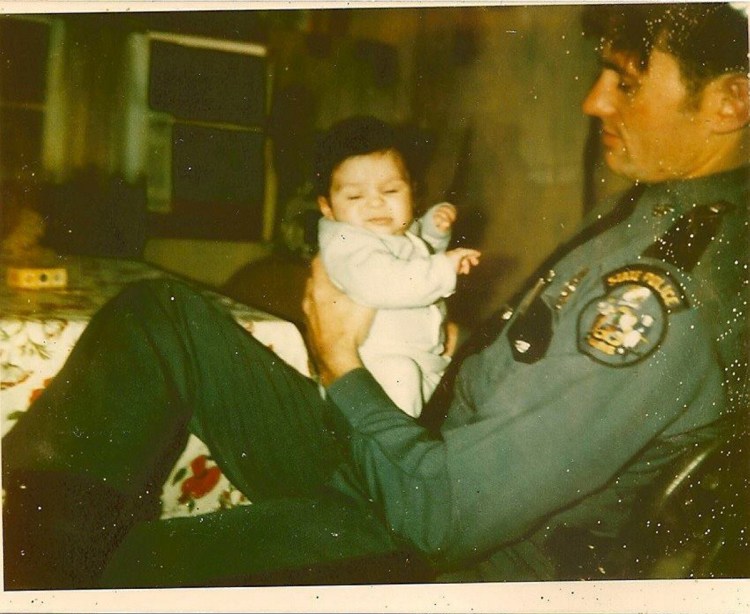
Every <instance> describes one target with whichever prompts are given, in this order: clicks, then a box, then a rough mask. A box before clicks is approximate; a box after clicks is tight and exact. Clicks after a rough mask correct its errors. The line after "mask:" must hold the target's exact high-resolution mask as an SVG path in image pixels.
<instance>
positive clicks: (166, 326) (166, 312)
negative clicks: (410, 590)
mask: <svg viewBox="0 0 750 614" xmlns="http://www.w3.org/2000/svg"><path fill="white" fill-rule="evenodd" d="M586 11H587V17H586V23H587V27H588V28H589V30H590V32H591V33H592V34H593V36H594V37H596V39H597V40H600V43H601V57H602V71H601V74H600V76H599V78H598V80H597V82H596V83H595V84H594V86H593V88H592V90H591V92H590V94H589V96H588V97H587V99H586V100H585V102H584V110H585V111H586V112H587V113H589V114H590V115H593V116H596V117H598V118H600V119H601V126H602V144H603V147H604V150H605V152H604V153H605V158H606V161H607V163H608V164H609V166H610V167H611V168H612V169H613V170H614V171H616V172H618V173H620V174H622V175H624V176H626V177H628V178H630V179H632V180H634V181H635V182H637V189H636V190H635V191H631V192H629V193H628V194H627V195H626V197H624V198H623V199H621V201H620V203H619V205H618V206H617V207H616V208H615V209H614V210H612V211H609V210H607V211H605V210H602V211H597V212H595V213H594V214H593V215H592V216H591V219H590V220H588V222H587V224H585V225H584V230H583V231H582V233H581V234H579V235H577V236H576V237H575V238H574V239H573V240H572V241H571V242H570V243H569V244H567V245H566V246H564V247H563V248H561V249H560V250H559V251H558V253H557V254H556V255H554V257H553V258H552V259H551V260H550V261H549V263H548V264H546V265H545V266H544V267H543V269H542V273H541V274H540V275H539V277H538V279H536V281H535V283H533V284H532V285H531V287H530V289H529V290H528V291H526V292H525V293H523V294H522V298H521V300H520V302H519V303H518V304H517V305H516V306H515V307H514V309H507V310H503V311H501V313H500V314H498V317H497V318H496V319H495V321H493V322H492V323H491V326H490V327H489V328H485V329H482V330H481V331H480V333H479V338H478V340H476V341H470V342H468V343H467V345H465V346H463V348H462V350H463V351H462V356H461V357H457V359H456V360H455V362H456V363H460V364H459V365H458V367H457V369H456V374H455V379H454V378H453V377H451V378H449V379H448V380H446V390H444V391H442V392H441V394H440V395H438V397H437V400H436V401H435V407H434V408H433V410H434V411H435V412H437V413H438V414H439V413H440V412H441V411H444V412H445V414H446V417H445V419H444V421H442V424H441V428H440V432H439V434H435V433H433V432H431V431H430V430H428V429H427V428H425V427H424V426H422V425H420V424H418V423H417V422H415V421H414V420H412V419H411V418H410V417H408V416H406V415H404V414H403V413H402V412H400V411H399V410H398V408H397V407H396V406H395V405H393V403H391V401H390V400H389V399H388V397H387V396H386V395H385V393H384V392H383V391H382V389H381V388H380V387H379V386H378V385H377V384H376V382H375V381H374V379H373V378H372V376H371V375H370V374H369V373H368V372H367V371H366V370H365V369H364V368H363V367H362V364H361V361H360V359H359V356H358V353H357V349H356V348H357V347H358V346H359V345H360V343H361V342H362V340H363V339H364V338H365V336H366V334H367V330H368V327H369V324H370V322H371V320H372V316H373V313H372V311H371V310H368V309H366V308H364V307H361V306H359V305H356V304H354V303H352V302H351V301H349V300H348V299H347V298H346V297H345V296H343V295H342V294H341V293H340V292H338V291H337V290H336V289H335V288H334V287H333V286H332V285H331V283H330V282H329V281H328V280H327V278H326V277H325V275H324V273H323V271H322V268H321V267H320V265H319V264H318V263H314V265H313V275H312V278H311V281H310V283H309V287H308V292H307V296H306V299H305V310H306V313H307V317H308V328H309V332H310V339H311V349H312V351H313V354H314V357H315V359H316V362H317V365H318V367H319V372H320V376H321V380H322V383H323V384H324V385H325V386H326V388H327V397H328V401H322V400H321V399H320V397H319V395H318V390H317V386H316V385H314V384H313V383H312V382H309V381H308V380H305V379H303V378H301V377H300V376H299V375H298V374H296V373H295V372H294V371H293V370H292V369H290V368H287V367H286V365H284V364H283V363H281V362H280V361H279V360H278V359H277V358H275V357H274V356H273V354H271V353H270V352H268V351H267V350H265V349H264V348H262V347H261V346H260V345H259V344H257V343H255V342H254V341H253V340H252V339H249V338H248V337H247V336H245V335H243V334H242V333H241V332H240V331H239V329H238V327H237V326H235V325H234V324H233V323H232V322H231V318H229V317H228V316H225V315H223V314H221V313H219V312H217V311H216V310H215V308H214V307H212V306H211V305H210V304H208V303H207V302H206V301H205V300H203V299H202V298H201V297H200V296H199V295H197V294H195V293H193V292H191V291H190V290H188V289H186V288H185V287H184V286H181V285H179V284H172V283H168V284H154V283H150V284H142V285H140V286H137V287H134V288H132V289H131V290H129V291H126V293H124V294H123V295H121V296H120V297H118V298H117V299H116V300H115V301H113V302H112V303H111V304H110V305H108V306H107V307H105V308H104V309H103V310H102V312H100V314H99V315H98V317H97V318H95V319H94V320H93V321H92V323H91V325H90V326H89V328H88V329H87V331H86V333H85V334H84V336H83V337H82V338H81V341H80V342H79V344H78V345H77V347H76V349H75V350H74V352H73V354H72V355H71V357H70V360H69V362H68V363H67V365H66V366H65V367H64V370H63V371H62V372H61V373H60V375H58V377H57V378H56V379H55V381H54V382H53V384H52V386H51V387H50V388H49V389H48V391H47V392H46V393H45V394H44V395H42V397H40V399H39V400H38V401H37V403H36V404H35V405H34V407H32V408H31V410H30V411H29V412H28V414H27V415H26V416H24V418H23V419H21V420H19V423H18V424H17V426H16V427H15V428H14V429H13V431H11V432H10V434H9V435H7V436H6V438H5V440H4V442H3V444H4V445H3V448H4V449H3V452H4V458H3V460H4V486H5V488H6V490H7V498H6V505H5V510H4V512H5V514H4V525H5V538H6V545H5V557H6V582H7V583H6V586H9V587H15V588H23V587H29V586H36V587H42V588H44V587H59V586H99V585H108V586H168V585H183V586H185V585H207V584H241V583H253V581H254V579H256V580H257V578H258V577H259V574H260V577H265V578H268V577H271V578H273V574H271V575H270V576H269V575H265V576H264V575H263V574H268V572H269V571H270V572H273V571H274V570H284V569H289V568H297V569H299V568H307V569H310V568H311V567H314V566H315V565H322V566H323V567H325V566H326V565H331V564H333V563H335V562H337V561H346V562H347V567H348V568H349V569H351V568H352V567H354V568H357V566H358V565H359V564H360V563H362V564H364V561H366V560H368V558H371V557H372V556H373V555H384V556H386V557H387V556H388V555H389V554H390V553H393V552H394V551H397V550H399V549H406V550H407V551H411V552H416V553H419V554H420V555H422V556H424V557H425V558H426V559H427V560H428V561H429V564H430V567H431V569H432V570H433V572H434V573H435V574H436V577H437V578H438V579H440V580H529V579H559V578H563V577H567V575H568V573H569V572H567V571H566V569H568V568H569V565H570V564H571V561H569V560H567V559H569V558H575V553H574V552H573V551H572V550H571V549H570V548H569V547H568V546H569V545H570V542H569V540H568V541H566V537H565V536H566V535H570V534H571V533H570V532H571V531H572V534H573V535H580V534H584V535H585V536H586V537H585V538H584V541H583V542H580V540H579V543H583V544H584V548H586V546H587V545H588V544H590V543H593V542H590V541H588V538H589V537H590V538H591V540H595V543H596V545H597V546H596V547H597V548H599V547H600V544H604V546H603V547H604V549H605V550H606V549H607V544H609V549H610V550H611V549H612V547H613V544H615V543H616V538H617V536H619V535H620V534H621V531H622V529H623V527H624V526H625V525H626V523H627V522H628V519H629V517H631V516H632V514H633V511H634V509H635V508H636V507H637V506H638V505H639V503H640V496H641V493H642V492H643V490H644V489H645V488H646V487H647V486H648V485H650V484H651V483H652V482H653V481H654V480H655V479H656V478H657V476H658V475H659V474H660V473H661V471H662V470H663V469H664V468H665V467H669V465H670V462H671V461H672V460H673V459H674V458H676V457H678V456H679V455H680V454H681V453H682V452H684V451H685V450H689V449H692V448H693V447H694V446H695V445H697V444H700V443H701V442H703V441H706V440H711V439H713V438H716V437H719V436H720V434H721V433H722V431H723V429H724V428H726V427H725V425H726V424H727V423H729V424H733V423H734V422H735V421H734V417H735V416H736V415H737V414H739V413H740V412H744V411H745V409H746V402H747V390H746V388H747V365H746V363H747V345H746V343H747V335H746V329H747V327H746V322H747V313H746V304H747V300H748V296H747V293H748V291H747V287H748V254H747V245H748V243H747V239H748V234H747V233H748V230H747V202H748V169H747V159H748V149H747V139H748V117H749V115H750V111H749V110H748V107H749V106H750V103H749V102H748V78H747V71H748V63H747V17H746V15H744V14H742V13H740V12H739V11H737V10H735V9H734V8H731V7H730V6H729V5H697V4H696V5H652V6H622V7H609V8H607V7H604V8H596V7H592V8H589V9H587V10H586ZM502 324H505V326H502ZM444 399H446V401H445V405H443V406H441V401H443V400H444ZM188 430H191V431H192V432H194V433H196V434H197V435H198V436H199V437H200V438H201V439H203V440H204V441H205V442H206V443H207V444H208V446H209V448H210V449H211V451H212V454H213V456H214V457H215V458H216V459H217V462H218V463H219V464H220V466H221V467H222V469H223V471H224V472H225V473H226V474H227V476H228V477H229V478H230V480H231V481H232V482H233V483H234V484H235V485H236V486H238V487H239V488H240V489H242V490H243V492H245V493H246V494H247V495H248V496H249V497H250V498H251V500H253V501H254V503H253V505H251V506H249V507H245V508H236V509H233V510H228V511H226V512H219V513H215V514H210V515H206V516H203V517H200V518H197V519H195V518H191V519H176V520H171V521H151V522H139V519H141V518H147V517H148V514H149V513H150V514H151V516H153V510H152V509H150V508H149V506H148V505H147V501H149V499H153V493H154V490H155V489H156V490H157V491H158V487H159V485H160V484H161V483H162V481H163V480H164V478H165V476H166V472H167V471H168V470H169V468H171V463H173V462H174V459H175V457H176V455H177V454H178V453H179V451H180V449H181V445H182V444H183V442H184V438H185V436H186V433H187V431H188ZM561 544H562V546H561ZM566 544H567V545H566ZM383 560H386V561H388V559H387V558H386V559H383ZM352 561H353V562H352ZM392 562H393V561H392V560H390V562H389V563H387V564H390V563H392ZM572 564H573V566H574V567H575V566H576V565H577V569H580V568H581V567H580V564H577V563H576V562H573V563H572ZM279 577H280V576H279ZM394 579H398V578H394Z"/></svg>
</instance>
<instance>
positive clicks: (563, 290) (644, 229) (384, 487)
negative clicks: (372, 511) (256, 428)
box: [328, 168, 748, 580]
mask: <svg viewBox="0 0 750 614" xmlns="http://www.w3.org/2000/svg"><path fill="white" fill-rule="evenodd" d="M747 203H748V170H747V169H746V168H744V169H739V170H736V171H732V172H728V173H723V174H719V175H714V176H710V177H705V178H699V179H694V180H688V181H674V182H666V183H661V184H654V185H650V186H646V189H645V191H644V193H643V195H642V196H641V198H640V199H639V201H638V202H637V204H636V207H635V209H634V211H633V212H632V213H631V214H630V215H629V216H628V217H627V218H626V219H624V220H623V221H622V222H620V223H619V224H618V225H616V226H615V227H613V228H610V229H609V230H607V231H605V232H604V233H602V234H599V235H598V236H595V237H593V238H591V239H590V240H589V241H587V242H586V243H584V244H582V245H580V246H579V247H577V248H575V249H574V250H573V251H571V252H569V253H568V254H567V255H565V256H564V257H563V258H562V259H561V260H560V261H559V262H558V263H557V264H555V265H554V266H553V271H554V275H549V276H547V278H546V279H545V280H544V281H543V282H542V283H541V284H539V285H538V287H537V288H536V290H535V291H534V292H533V295H530V296H527V297H526V298H525V299H524V300H523V301H522V304H524V303H526V304H527V305H528V306H527V308H526V310H525V313H524V314H518V313H516V314H515V315H512V316H511V317H510V320H509V322H508V326H506V327H505V328H504V329H503V332H502V333H501V334H500V336H499V337H498V338H497V339H496V340H495V341H494V342H492V343H491V344H490V345H489V346H488V347H487V348H486V349H484V350H483V351H481V352H480V353H478V354H475V355H472V356H469V357H468V358H466V359H465V360H464V361H463V363H462V365H461V369H460V371H459V373H458V376H457V379H456V383H455V389H454V398H453V400H452V403H451V405H450V408H449V411H448V415H447V418H446V420H445V422H444V424H443V427H442V431H441V437H440V438H434V437H430V436H428V434H427V432H426V431H425V430H424V429H423V428H421V427H420V426H419V425H417V424H415V423H414V422H413V421H412V420H410V419H409V418H407V417H406V416H404V415H403V414H402V413H401V412H399V411H398V410H397V409H396V408H395V407H394V406H393V405H392V404H391V403H390V401H389V400H388V398H387V396H386V395H385V394H384V393H383V392H382V390H381V389H380V388H379V387H378V385H377V384H376V383H375V381H374V380H373V379H372V378H371V377H370V376H369V374H368V372H367V371H366V370H364V369H357V370H355V371H352V372H350V373H348V374H346V375H345V376H343V377H342V378H340V379H339V380H337V381H336V382H334V383H333V384H332V385H331V386H330V387H329V389H328V393H329V396H330V398H331V399H332V400H333V401H334V402H335V403H336V405H337V406H338V408H339V409H340V410H341V412H343V414H344V416H345V417H346V420H347V421H348V424H349V426H350V430H351V441H350V443H351V451H352V457H353V463H352V465H353V469H351V470H350V471H344V470H342V471H341V472H339V473H338V474H337V475H336V476H335V478H334V486H335V487H337V488H338V489H340V490H342V491H345V492H347V493H348V494H350V495H356V496H360V497H362V498H364V499H366V500H369V501H372V502H373V503H374V504H376V505H377V506H379V507H380V508H381V509H382V510H383V513H384V516H385V519H386V521H387V523H388V525H389V526H390V527H391V529H392V530H393V531H394V532H395V534H396V535H398V536H400V537H401V538H403V539H406V540H407V541H408V542H410V543H411V544H412V545H413V546H414V547H416V548H418V549H419V550H420V551H422V552H424V553H426V554H427V555H428V556H430V557H431V558H432V560H433V561H434V562H435V563H436V564H437V565H438V566H439V568H440V569H441V570H442V571H443V572H444V573H445V575H443V576H442V579H444V580H458V579H461V580H470V579H474V580H509V579H535V578H539V579H545V578H551V577H554V569H553V565H554V561H552V560H551V559H550V557H549V556H548V554H547V552H546V551H545V542H546V539H547V537H548V536H549V535H551V534H552V533H553V531H554V530H555V528H556V527H560V526H569V527H583V528H585V529H587V530H590V531H592V532H595V533H598V534H600V535H615V534H616V533H617V532H618V530H619V529H620V527H621V525H622V523H623V521H624V519H625V518H626V517H627V515H628V514H629V513H630V510H631V507H632V505H633V501H634V499H635V497H636V495H637V493H638V490H639V488H641V487H642V486H644V485H645V484H647V483H649V482H650V481H651V480H652V479H653V478H654V477H655V476H656V475H657V473H658V471H659V469H660V468H662V467H663V466H664V464H665V463H667V462H668V461H669V460H670V459H672V458H674V456H675V455H676V454H677V453H678V452H679V451H681V450H684V449H685V448H686V447H687V446H689V445H691V444H692V443H694V442H695V441H697V440H699V439H701V438H703V437H707V436H710V435H711V434H712V423H714V422H715V421H716V420H717V419H718V418H719V417H720V416H722V415H723V414H725V413H727V412H730V411H731V410H732V409H733V408H734V407H737V406H741V405H743V404H746V403H747V398H746V393H745V386H746V381H747V371H746V362H747V356H746V352H747V350H746V347H747V346H746V345H745V343H746V340H747V337H746V303H747V300H748V227H747V224H748V221H747V220H748V216H747ZM714 204H717V206H716V207H713V208H711V207H710V206H711V205H714ZM714 210H715V211H717V212H718V213H713V211H714ZM698 214H699V215H698ZM598 215H599V213H598V212H597V213H594V214H593V216H592V217H593V218H596V217H597V216H598ZM691 215H693V216H694V217H696V216H697V217H696V219H694V220H693V222H692V227H691V226H689V225H688V222H687V221H686V220H687V217H686V216H691ZM532 299H536V300H532ZM545 307H546V311H545ZM545 313H547V314H548V316H549V317H548V318H544V317H542V318H540V317H539V314H542V315H544V314H545ZM524 317H533V318H536V319H539V320H540V321H544V322H546V324H545V326H546V329H545V326H543V327H542V329H543V332H542V335H541V336H542V338H541V339H533V338H529V335H528V334H527V335H526V337H524V335H523V334H521V333H522V332H523V331H524V328H525V329H527V331H528V330H532V331H533V330H534V327H533V326H531V327H529V326H524ZM545 330H546V332H545ZM519 331H521V333H519ZM531 336H532V337H533V334H532V335H531ZM529 357H530V358H529Z"/></svg>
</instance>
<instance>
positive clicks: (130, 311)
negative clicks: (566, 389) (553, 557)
mask: <svg viewBox="0 0 750 614" xmlns="http://www.w3.org/2000/svg"><path fill="white" fill-rule="evenodd" d="M189 432H193V433H194V434H196V435H197V436H198V437H199V438H200V439H201V440H203V441H204V442H205V443H206V444H207V445H208V447H209V450H211V453H212V455H213V458H214V459H215V460H216V461H217V463H218V464H219V465H220V467H221V469H222V471H223V472H224V473H225V475H227V477H228V478H229V479H230V481H231V482H232V483H233V484H234V485H235V486H237V487H238V488H239V489H240V490H241V491H242V492H243V493H245V494H246V495H247V496H248V497H249V498H250V500H251V501H253V504H252V505H250V506H243V507H240V508H235V509H231V510H225V511H221V512H218V513H216V514H210V515H206V516H202V517H198V518H180V519H173V520H169V521H153V522H146V523H143V522H142V521H144V520H149V519H155V518H157V517H158V514H159V495H160V492H161V485H162V484H163V483H164V481H165V480H166V478H167V476H168V473H169V471H170V470H171V468H172V467H173V465H174V463H175V462H176V460H177V458H178V456H179V454H180V453H181V451H182V450H183V448H184V445H185V443H186V440H187V436H188V433H189ZM345 443H346V426H345V424H344V422H343V418H342V417H341V416H340V415H337V414H336V410H335V408H333V407H332V406H331V405H330V404H328V403H327V402H325V401H324V400H323V399H322V398H321V396H320V393H319V390H318V387H317V385H316V384H315V383H314V382H313V381H312V380H310V379H307V378H305V377H303V376H302V375H300V374H299V373H298V372H297V371H296V370H294V369H293V368H292V367H290V366H288V365H287V364H286V363H284V362H283V361H282V360H281V359H279V358H278V357H277V356H276V355H275V354H274V353H273V352H271V351H270V350H269V349H267V348H266V347H264V346H263V345H261V344H260V343H259V342H257V341H256V340H255V339H254V338H253V337H252V336H251V335H249V334H248V333H247V332H246V331H244V330H243V329H242V328H241V327H240V326H239V325H237V324H236V323H235V322H234V321H233V320H232V318H231V316H230V315H229V314H227V313H224V312H223V311H221V310H220V309H219V308H218V307H216V306H215V305H214V304H212V303H211V302H210V300H209V299H207V298H205V297H204V296H202V295H201V294H200V293H197V292H194V291H192V290H190V289H189V288H187V287H186V286H185V285H183V284H181V283H179V282H172V281H169V282H164V281H157V282H154V281H150V282H142V283H139V284H136V285H134V286H132V287H130V288H129V289H127V290H126V291H125V292H124V293H122V294H121V295H120V296H119V297H117V298H116V299H114V300H113V301H112V302H110V303H109V304H108V305H107V306H105V307H104V308H103V309H102V310H101V311H100V312H99V313H98V314H97V315H96V316H95V317H94V318H93V319H92V321H91V323H90V325H89V326H88V328H87V329H86V331H85V332H84V334H83V335H82V337H81V339H80V340H79V342H78V344H77V345H76V347H75V348H74V350H73V352H72V354H71V356H70V357H69V360H68V361H67V363H66V365H65V366H64V367H63V369H62V370H61V371H60V373H59V374H58V375H57V376H56V378H55V380H54V381H53V382H52V383H51V385H50V386H49V388H48V390H47V391H46V392H45V394H43V395H42V396H41V397H40V398H39V399H38V400H37V402H36V403H35V404H34V405H33V406H32V407H31V408H30V409H29V411H28V412H27V413H26V414H25V415H23V416H22V417H21V419H19V421H18V424H17V425H16V426H15V427H14V428H13V430H11V431H10V433H9V434H8V435H7V436H6V437H5V438H4V439H3V442H2V444H3V445H2V447H3V450H2V451H3V485H4V488H5V490H6V502H5V506H4V537H5V547H4V556H5V580H6V588H11V589H13V588H19V589H20V588H65V587H69V588H75V587H88V586H97V585H98V584H99V583H100V582H101V579H100V578H101V574H102V571H103V569H104V568H105V566H107V564H108V563H109V571H108V572H107V574H106V578H105V580H104V583H111V584H113V585H120V586H124V585H144V586H146V585H152V583H154V584H156V585H159V583H164V584H165V585H168V584H174V585H203V584H211V583H231V582H232V581H233V580H236V581H241V578H243V577H248V576H251V575H252V574H253V573H257V572H259V571H264V572H265V571H268V570H274V569H284V568H287V567H299V566H304V565H307V564H310V563H312V562H317V563H323V564H325V563H326V562H332V561H336V560H339V559H344V558H346V559H349V558H352V557H354V558H356V557H357V556H362V555H365V554H372V553H383V552H388V551H389V550H391V549H392V548H393V547H394V544H393V541H392V539H391V536H390V534H389V532H388V531H387V530H386V529H385V526H384V524H383V523H382V521H381V520H379V519H378V518H377V517H376V516H375V515H374V514H373V512H372V510H370V509H369V508H367V507H365V506H363V505H361V504H356V503H355V502H353V501H351V500H349V499H345V498H344V496H343V495H341V494H340V493H338V492H337V491H334V490H333V489H331V488H329V487H328V486H327V482H328V480H329V478H330V477H331V475H332V474H333V473H334V472H335V471H336V470H337V468H340V467H342V466H343V465H346V463H347V458H346V454H347V453H346V447H345ZM136 525H137V526H136ZM134 526H136V528H135V529H133V527H134ZM131 529H132V530H131ZM126 534H127V535H128V540H127V544H125V545H124V547H123V548H122V549H121V552H120V553H118V556H116V557H115V558H114V560H110V559H111V555H112V553H113V551H115V550H116V549H117V548H118V546H119V545H120V543H121V540H122V539H123V538H124V537H125V535H126ZM133 552H137V553H138V554H137V555H133ZM133 556H137V557H138V558H139V559H141V560H133ZM146 558H148V560H145V559H146Z"/></svg>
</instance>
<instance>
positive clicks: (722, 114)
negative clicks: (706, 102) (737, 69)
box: [707, 74, 750, 133]
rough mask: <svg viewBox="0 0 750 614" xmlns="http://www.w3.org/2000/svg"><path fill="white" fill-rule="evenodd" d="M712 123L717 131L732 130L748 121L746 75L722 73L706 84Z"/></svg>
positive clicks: (749, 84)
mask: <svg viewBox="0 0 750 614" xmlns="http://www.w3.org/2000/svg"><path fill="white" fill-rule="evenodd" d="M707 87H708V88H709V90H710V91H709V92H708V95H709V96H710V97H711V100H712V104H711V111H712V123H713V127H714V130H715V131H716V132H718V133H727V132H734V131H735V130H740V129H741V128H743V127H745V126H747V125H748V123H749V122H750V80H749V79H748V77H747V75H740V74H732V75H724V76H722V77H719V78H718V79H715V80H714V81H712V82H711V83H710V84H709V85H708V86H707Z"/></svg>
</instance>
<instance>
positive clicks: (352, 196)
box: [346, 194, 362, 200]
mask: <svg viewBox="0 0 750 614" xmlns="http://www.w3.org/2000/svg"><path fill="white" fill-rule="evenodd" d="M360 198H362V195H361V194H348V195H347V197H346V200H359V199H360Z"/></svg>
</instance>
